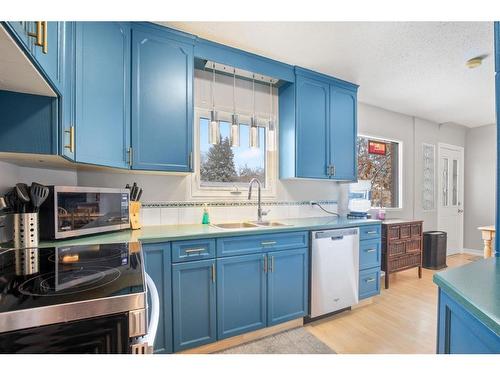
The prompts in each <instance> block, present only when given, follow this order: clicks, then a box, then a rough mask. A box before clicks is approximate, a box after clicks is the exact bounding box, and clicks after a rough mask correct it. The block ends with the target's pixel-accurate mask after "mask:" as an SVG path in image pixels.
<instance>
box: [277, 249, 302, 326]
mask: <svg viewBox="0 0 500 375" xmlns="http://www.w3.org/2000/svg"><path fill="white" fill-rule="evenodd" d="M308 253H309V252H308V249H307V248H303V249H295V250H285V251H276V252H271V253H268V254H267V257H268V274H267V280H268V283H267V324H268V325H274V324H279V323H283V322H285V321H287V320H291V319H295V318H300V317H302V316H305V315H306V314H307V301H308V289H309V288H308V280H309V279H308V255H309V254H308Z"/></svg>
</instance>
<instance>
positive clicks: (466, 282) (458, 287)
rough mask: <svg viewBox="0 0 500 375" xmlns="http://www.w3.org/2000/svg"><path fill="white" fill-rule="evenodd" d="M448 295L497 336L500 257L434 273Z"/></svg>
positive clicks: (499, 299) (499, 312) (439, 284)
mask: <svg viewBox="0 0 500 375" xmlns="http://www.w3.org/2000/svg"><path fill="white" fill-rule="evenodd" d="M434 282H435V283H436V284H437V285H438V286H439V287H440V288H441V289H442V290H443V291H444V292H445V293H447V294H448V295H449V296H450V297H452V298H453V299H455V300H456V301H457V302H458V303H459V304H460V305H462V306H463V307H464V308H465V309H466V310H468V311H469V312H470V313H472V314H473V315H474V316H475V317H476V318H478V319H479V320H480V321H481V322H483V323H484V324H485V325H486V326H487V327H489V328H490V329H491V330H492V331H493V332H495V333H496V334H497V335H500V258H499V257H492V258H488V259H481V260H478V261H475V262H472V263H469V264H466V265H464V266H461V267H457V268H452V269H449V270H446V271H442V272H438V273H436V274H434Z"/></svg>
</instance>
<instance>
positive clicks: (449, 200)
mask: <svg viewBox="0 0 500 375" xmlns="http://www.w3.org/2000/svg"><path fill="white" fill-rule="evenodd" d="M463 161H464V149H463V147H459V146H453V145H447V144H443V143H440V144H439V179H438V184H439V186H438V229H439V230H442V231H444V232H446V233H447V234H448V246H447V255H451V254H456V253H460V252H461V251H462V249H463V242H464V234H463V232H464V215H463V213H464V210H463V196H464V163H463Z"/></svg>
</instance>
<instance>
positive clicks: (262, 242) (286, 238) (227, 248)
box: [217, 232, 309, 257]
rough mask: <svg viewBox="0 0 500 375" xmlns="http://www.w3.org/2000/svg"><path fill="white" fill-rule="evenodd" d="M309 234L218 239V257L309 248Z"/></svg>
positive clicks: (293, 233)
mask: <svg viewBox="0 0 500 375" xmlns="http://www.w3.org/2000/svg"><path fill="white" fill-rule="evenodd" d="M308 244H309V233H308V232H291V233H278V234H276V233H270V234H258V235H254V236H238V237H226V238H219V239H217V256H219V257H224V256H232V255H242V254H252V253H259V252H267V251H277V250H286V249H296V248H301V247H307V246H308Z"/></svg>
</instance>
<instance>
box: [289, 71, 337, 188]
mask: <svg viewBox="0 0 500 375" xmlns="http://www.w3.org/2000/svg"><path fill="white" fill-rule="evenodd" d="M329 96H330V85H329V84H328V83H325V82H323V81H320V80H315V79H312V78H309V77H303V76H300V75H297V79H296V111H297V113H296V133H297V134H296V143H297V144H296V147H297V155H296V177H303V178H320V179H327V178H329V175H328V171H327V166H328V163H329V159H330V158H329V150H328V143H329V126H328V125H329V121H330V119H329V107H330V102H329Z"/></svg>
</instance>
